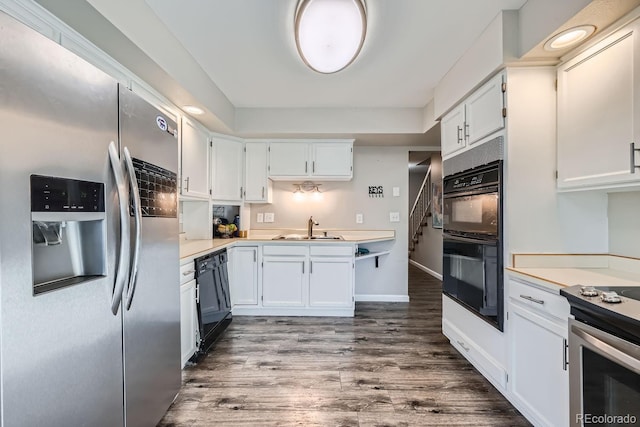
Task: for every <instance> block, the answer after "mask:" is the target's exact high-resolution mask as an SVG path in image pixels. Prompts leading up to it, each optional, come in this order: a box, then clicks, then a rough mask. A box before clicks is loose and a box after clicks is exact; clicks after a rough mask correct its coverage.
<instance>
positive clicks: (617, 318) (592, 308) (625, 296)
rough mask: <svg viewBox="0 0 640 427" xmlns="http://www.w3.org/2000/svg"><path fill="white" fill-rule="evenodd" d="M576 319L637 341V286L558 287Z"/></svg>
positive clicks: (639, 303)
mask: <svg viewBox="0 0 640 427" xmlns="http://www.w3.org/2000/svg"><path fill="white" fill-rule="evenodd" d="M560 295H563V296H565V297H566V298H567V300H568V301H569V304H570V305H571V314H572V315H573V316H574V317H575V319H576V320H578V321H580V322H582V323H586V324H588V325H591V326H594V327H596V328H599V329H602V330H605V331H607V332H609V333H611V334H613V335H616V336H618V337H619V338H622V339H625V340H627V341H631V342H633V343H635V344H637V345H640V286H581V285H576V286H571V287H568V288H564V289H562V290H560Z"/></svg>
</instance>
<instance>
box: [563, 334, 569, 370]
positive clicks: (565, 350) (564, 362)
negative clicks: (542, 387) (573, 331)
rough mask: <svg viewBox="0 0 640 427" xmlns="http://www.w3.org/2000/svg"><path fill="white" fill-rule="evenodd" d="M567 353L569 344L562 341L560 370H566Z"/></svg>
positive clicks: (567, 363)
mask: <svg viewBox="0 0 640 427" xmlns="http://www.w3.org/2000/svg"><path fill="white" fill-rule="evenodd" d="M568 351H569V344H568V343H567V339H566V338H563V339H562V369H563V370H565V371H566V370H567V366H568V365H569V355H568V354H567V352H568Z"/></svg>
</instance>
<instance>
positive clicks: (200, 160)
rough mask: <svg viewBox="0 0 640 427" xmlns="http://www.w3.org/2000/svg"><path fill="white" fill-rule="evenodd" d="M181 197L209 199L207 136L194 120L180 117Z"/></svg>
mask: <svg viewBox="0 0 640 427" xmlns="http://www.w3.org/2000/svg"><path fill="white" fill-rule="evenodd" d="M180 153H181V171H182V172H181V177H180V178H181V179H180V194H181V196H182V197H187V198H198V199H207V200H208V199H209V138H208V133H207V132H206V131H205V130H204V129H203V128H202V127H200V126H199V125H197V124H196V123H195V122H192V121H191V120H189V119H187V118H185V117H183V118H182V138H181V139H180Z"/></svg>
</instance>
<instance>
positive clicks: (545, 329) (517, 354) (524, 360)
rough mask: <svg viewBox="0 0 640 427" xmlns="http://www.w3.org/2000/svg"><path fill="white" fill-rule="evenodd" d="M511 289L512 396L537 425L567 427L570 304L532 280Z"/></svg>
mask: <svg viewBox="0 0 640 427" xmlns="http://www.w3.org/2000/svg"><path fill="white" fill-rule="evenodd" d="M509 288H510V289H509V320H508V324H509V334H510V340H509V342H510V375H509V394H510V400H511V401H512V403H513V404H514V405H515V406H516V407H517V408H518V409H519V410H520V411H521V412H522V413H523V414H524V415H525V416H526V417H527V418H528V419H529V421H531V422H532V423H533V424H534V425H536V426H549V427H557V426H567V425H569V375H568V374H569V373H568V365H567V335H568V331H567V319H568V317H569V305H568V303H567V301H566V299H565V298H564V297H562V296H560V295H558V294H554V293H551V292H548V291H545V290H543V289H541V288H538V287H535V286H534V285H528V284H525V283H522V282H516V281H513V280H511V281H509Z"/></svg>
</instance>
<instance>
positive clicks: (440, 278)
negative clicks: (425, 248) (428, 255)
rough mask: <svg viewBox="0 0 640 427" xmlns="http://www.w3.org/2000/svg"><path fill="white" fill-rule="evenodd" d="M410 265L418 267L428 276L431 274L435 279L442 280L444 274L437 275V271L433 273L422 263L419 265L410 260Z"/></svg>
mask: <svg viewBox="0 0 640 427" xmlns="http://www.w3.org/2000/svg"><path fill="white" fill-rule="evenodd" d="M409 264H411V265H413V266H415V267H418V268H419V269H420V270H422V271H424V272H425V273H427V274H430V275H431V276H433V277H435V278H436V279H438V280H442V274H440V273H436V272H435V271H433V270H432V269H430V268H429V267H425V266H424V265H422V264H420V263H417V262H415V261H414V260H412V259H410V260H409Z"/></svg>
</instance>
